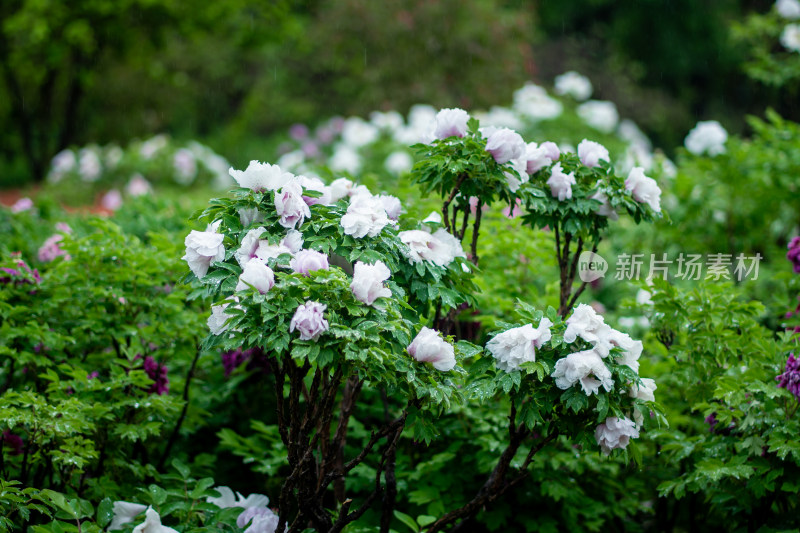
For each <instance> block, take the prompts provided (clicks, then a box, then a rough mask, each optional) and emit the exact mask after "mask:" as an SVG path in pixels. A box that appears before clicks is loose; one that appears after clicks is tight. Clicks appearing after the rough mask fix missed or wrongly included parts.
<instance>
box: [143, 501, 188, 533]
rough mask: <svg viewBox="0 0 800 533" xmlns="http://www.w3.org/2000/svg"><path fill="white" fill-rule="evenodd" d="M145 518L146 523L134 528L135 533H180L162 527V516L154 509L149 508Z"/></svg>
mask: <svg viewBox="0 0 800 533" xmlns="http://www.w3.org/2000/svg"><path fill="white" fill-rule="evenodd" d="M144 516H145V520H144V522H142V523H141V524H139V525H138V526H136V527H135V528H133V533H178V530H177V529H172V528H171V527H167V526H163V525H161V515H159V514H158V513H157V512H156V511H155V510H154V509H153V508H152V507H148V508H147V510H146V511H145V513H144Z"/></svg>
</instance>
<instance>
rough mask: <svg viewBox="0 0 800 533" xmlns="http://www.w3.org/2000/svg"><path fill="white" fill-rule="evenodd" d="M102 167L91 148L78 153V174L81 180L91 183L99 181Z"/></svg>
mask: <svg viewBox="0 0 800 533" xmlns="http://www.w3.org/2000/svg"><path fill="white" fill-rule="evenodd" d="M102 170H103V167H102V164H101V163H100V158H99V157H98V156H97V152H95V151H94V150H92V149H91V148H84V149H82V150H81V151H80V152H78V172H79V173H80V175H81V179H82V180H83V181H86V182H93V181H97V180H98V179H100V173H101V172H102Z"/></svg>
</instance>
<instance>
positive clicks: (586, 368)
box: [552, 349, 614, 396]
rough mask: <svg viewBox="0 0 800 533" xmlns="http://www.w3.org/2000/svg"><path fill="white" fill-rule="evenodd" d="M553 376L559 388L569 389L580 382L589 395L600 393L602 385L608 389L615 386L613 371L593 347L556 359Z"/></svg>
mask: <svg viewBox="0 0 800 533" xmlns="http://www.w3.org/2000/svg"><path fill="white" fill-rule="evenodd" d="M552 377H553V378H554V379H555V381H556V386H557V387H558V388H559V389H568V388H570V387H572V386H573V385H575V384H576V383H580V384H581V389H583V392H584V393H586V395H587V396H591V395H592V394H598V393H599V391H600V387H601V386H602V387H603V388H604V389H605V390H606V391H610V390H611V389H612V388H613V387H614V380H613V379H612V378H611V371H610V370H609V369H608V367H607V366H606V365H605V363H604V362H603V359H602V357H600V355H599V354H598V353H597V352H596V351H595V350H593V349H592V350H584V351H582V352H575V353H571V354H569V355H568V356H566V357H564V358H562V359H559V360H558V361H556V368H555V371H554V372H553V374H552Z"/></svg>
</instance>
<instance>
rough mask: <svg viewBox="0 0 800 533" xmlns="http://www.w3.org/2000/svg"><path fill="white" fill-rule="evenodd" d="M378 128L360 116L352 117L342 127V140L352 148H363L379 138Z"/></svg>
mask: <svg viewBox="0 0 800 533" xmlns="http://www.w3.org/2000/svg"><path fill="white" fill-rule="evenodd" d="M379 135H380V132H379V131H378V128H376V127H375V126H374V125H372V124H370V123H369V122H367V121H365V120H364V119H362V118H360V117H350V118H348V119H347V120H345V121H344V126H343V127H342V142H344V143H345V144H346V145H348V146H350V147H351V148H361V147H362V146H366V145H368V144H372V143H374V142H375V141H377V140H378V136H379Z"/></svg>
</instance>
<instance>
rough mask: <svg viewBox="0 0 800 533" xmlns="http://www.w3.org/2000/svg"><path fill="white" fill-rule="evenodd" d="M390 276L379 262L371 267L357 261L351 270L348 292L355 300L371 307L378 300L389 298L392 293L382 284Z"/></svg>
mask: <svg viewBox="0 0 800 533" xmlns="http://www.w3.org/2000/svg"><path fill="white" fill-rule="evenodd" d="M391 275H392V273H391V271H390V270H389V268H388V267H387V266H386V265H385V264H383V262H381V261H376V262H375V264H372V265H370V264H368V263H362V262H361V261H358V262H357V263H356V265H355V267H354V268H353V282H352V283H351V284H350V290H351V291H353V296H355V297H356V300H358V301H359V302H362V303H365V304H367V305H372V304H373V303H375V300H377V299H378V298H389V297H390V296H391V295H392V291H391V290H389V289H388V288H386V287H384V286H383V282H384V281H386V280H387V279H389V277H390V276H391Z"/></svg>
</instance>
